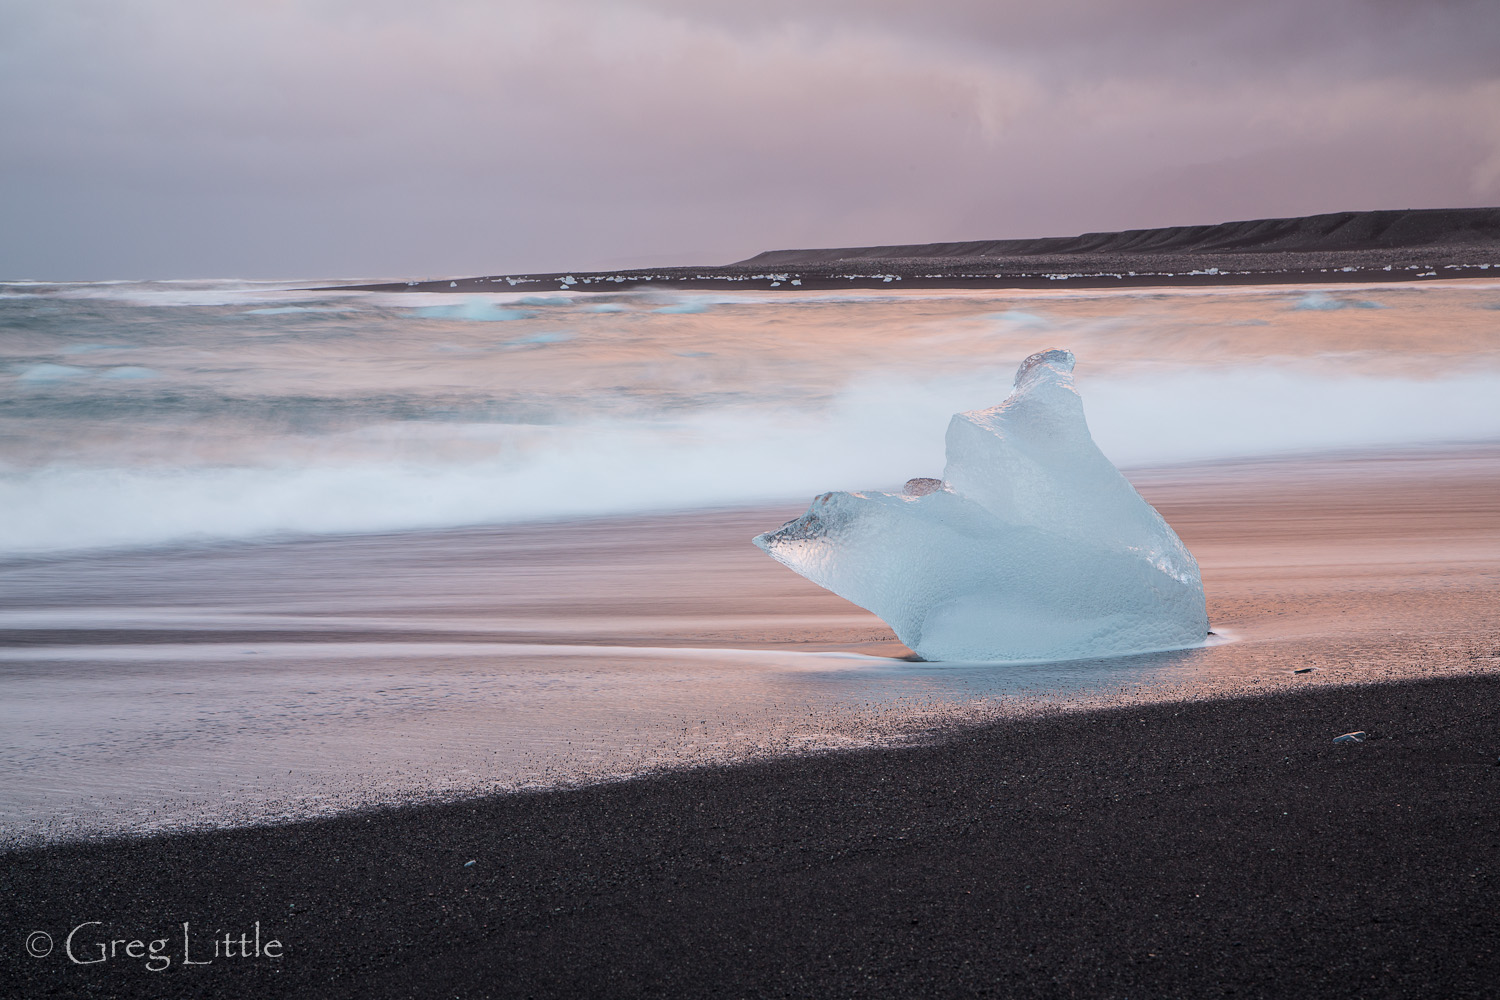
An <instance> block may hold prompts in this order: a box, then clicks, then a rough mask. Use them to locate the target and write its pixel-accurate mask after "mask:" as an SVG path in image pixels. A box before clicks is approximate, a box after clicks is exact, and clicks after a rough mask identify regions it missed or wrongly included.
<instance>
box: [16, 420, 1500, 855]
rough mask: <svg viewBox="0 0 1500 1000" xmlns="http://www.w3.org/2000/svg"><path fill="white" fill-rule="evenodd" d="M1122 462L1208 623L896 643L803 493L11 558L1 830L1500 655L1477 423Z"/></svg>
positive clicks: (1499, 535)
mask: <svg viewBox="0 0 1500 1000" xmlns="http://www.w3.org/2000/svg"><path fill="white" fill-rule="evenodd" d="M1131 475H1132V476H1133V478H1134V479H1135V481H1136V482H1137V483H1138V484H1139V486H1140V488H1141V489H1142V491H1143V492H1144V494H1145V495H1146V496H1147V497H1148V498H1149V499H1150V500H1152V501H1153V502H1154V503H1155V504H1157V506H1158V507H1159V508H1160V509H1161V510H1162V512H1163V513H1164V514H1165V515H1166V516H1167V518H1168V519H1169V521H1170V522H1171V523H1172V524H1174V525H1175V526H1176V527H1177V529H1178V531H1179V532H1180V533H1181V534H1182V536H1183V538H1184V539H1185V540H1186V541H1187V543H1188V545H1189V546H1190V547H1191V549H1192V550H1193V551H1194V552H1195V553H1196V554H1197V556H1198V558H1199V561H1200V563H1201V564H1202V567H1203V574H1204V581H1205V584H1206V587H1207V592H1208V595H1209V613H1210V621H1211V623H1212V624H1213V627H1214V628H1215V631H1216V632H1217V633H1218V635H1217V636H1216V637H1215V638H1216V642H1217V644H1215V645H1210V646H1208V647H1205V648H1202V649H1197V650H1189V651H1184V652H1178V653H1166V654H1155V655H1145V656H1134V657H1120V658H1115V659H1110V660H1095V661H1078V662H1072V663H1060V664H1037V665H1029V666H1008V667H1003V668H996V667H993V666H987V665H954V664H922V663H911V662H908V661H906V660H904V659H902V657H903V656H905V655H906V654H907V653H908V651H907V650H906V648H905V647H903V646H902V645H901V644H900V643H899V642H897V641H896V640H895V638H894V636H892V635H891V633H890V631H889V629H888V628H886V626H885V625H884V624H883V623H882V622H880V620H879V619H877V618H875V617H874V616H873V615H870V614H868V613H867V612H864V611H862V610H861V609H859V608H857V607H854V606H853V605H850V604H848V603H847V602H845V601H843V600H842V599H840V598H837V597H835V596H834V595H832V594H829V593H828V592H826V591H823V590H821V589H820V588H817V587H815V586H813V585H812V584H810V583H808V582H807V581H805V580H803V579H802V578H801V577H798V576H796V575H795V574H793V573H791V572H789V571H787V570H785V569H784V568H782V567H781V566H779V565H777V564H776V563H774V562H772V561H771V560H769V559H767V558H766V557H765V556H763V555H762V554H761V553H760V552H759V551H758V550H757V549H755V548H754V547H753V546H751V545H750V544H749V538H750V536H751V535H753V534H755V533H756V532H758V531H761V530H764V529H765V528H768V527H772V526H774V525H776V524H777V523H779V522H780V521H781V520H784V519H785V518H788V517H791V516H793V515H795V514H796V513H799V510H798V508H797V507H793V506H787V507H785V508H762V509H754V510H726V511H713V512H700V513H696V514H686V515H662V516H658V517H637V518H620V519H599V520H593V521H582V522H570V523H556V524H542V525H530V526H513V527H508V528H490V529H473V530H467V531H447V532H434V533H425V534H424V533H412V534H401V535H389V536H361V537H351V538H342V539H339V538H329V539H320V540H307V541H289V542H284V543H277V544H256V545H221V546H208V547H202V548H195V549H174V550H160V551H144V552H135V553H113V554H108V555H93V556H75V557H68V558H53V559H37V560H16V561H12V562H10V563H7V564H5V565H4V566H0V595H3V597H4V601H3V604H4V607H5V611H4V613H3V615H0V685H3V691H4V695H5V696H4V698H3V699H0V734H3V736H0V771H3V773H4V775H5V778H6V780H5V782H4V785H3V786H0V844H6V845H10V846H15V845H19V844H25V843H36V842H39V841H58V840H66V839H69V838H76V837H93V836H99V835H109V834H140V833H151V832H161V831H170V830H183V829H188V828H201V827H221V826H228V825H245V824H256V823H264V822H287V821H293V820H296V819H298V818H307V817H312V816H318V815H331V814H337V813H339V812H343V811H347V810H350V809H358V808H364V807H370V806H379V805H389V804H397V803H420V802H428V803H431V802H437V801H445V800H448V799H452V798H454V797H474V796H482V795H486V794H492V793H495V792H503V791H510V790H516V789H523V788H537V787H555V786H560V785H568V784H573V783H577V782H583V781H589V780H597V779H617V778H621V777H626V776H629V775H633V774H641V773H648V772H651V771H653V770H657V769H660V768H663V767H667V768H678V767H687V766H696V765H713V764H724V763H729V762H735V761H743V760H749V759H759V758H764V757H767V756H773V755H778V754H786V753H796V752H801V751H807V750H823V749H833V748H840V747H859V746H891V745H901V744H904V743H910V742H911V741H913V740H917V741H920V740H922V739H926V738H928V737H929V736H930V735H931V732H932V731H933V730H934V729H935V728H941V727H946V726H950V725H953V724H956V723H961V722H967V723H984V722H989V721H994V720H997V719H1004V718H1019V717H1025V716H1028V715H1032V714H1035V713H1036V712H1039V711H1044V710H1047V709H1049V708H1053V707H1061V708H1067V709H1073V710H1081V709H1087V708H1102V707H1110V706H1119V705H1124V704H1148V703H1154V702H1162V701H1171V700H1178V699H1183V698H1206V697H1219V696H1226V695H1249V694H1255V693H1258V692H1263V691H1272V690H1280V689H1284V688H1289V687H1294V688H1306V687H1318V686H1326V685H1336V684H1347V683H1360V682H1371V681H1389V680H1401V679H1414V678H1424V677H1434V676H1437V677H1442V676H1452V675H1453V674H1455V673H1463V672H1474V671H1489V670H1493V669H1494V668H1495V667H1496V665H1497V663H1500V660H1497V658H1496V657H1497V649H1500V647H1497V646H1496V636H1497V634H1500V602H1497V601H1496V599H1495V596H1494V595H1495V594H1496V592H1497V584H1500V452H1497V451H1496V450H1495V449H1494V448H1489V447H1467V448H1454V449H1428V450H1425V451H1416V452H1406V453H1400V454H1387V455H1383V456H1378V457H1370V456H1366V457H1364V458H1357V457H1351V456H1343V457H1338V456H1323V457H1317V458H1310V459H1300V460H1289V461H1282V462H1242V463H1225V464H1219V465H1208V466H1203V465H1200V466H1191V467H1182V468H1178V469H1166V470H1154V471H1153V470H1137V471H1134V472H1132V473H1131ZM1223 640H1231V641H1223ZM1296 671H1303V672H1301V673H1298V672H1296Z"/></svg>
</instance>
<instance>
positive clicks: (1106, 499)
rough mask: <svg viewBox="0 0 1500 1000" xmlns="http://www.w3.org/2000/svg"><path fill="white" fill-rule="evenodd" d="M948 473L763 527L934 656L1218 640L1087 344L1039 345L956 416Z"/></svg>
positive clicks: (1040, 656) (825, 498)
mask: <svg viewBox="0 0 1500 1000" xmlns="http://www.w3.org/2000/svg"><path fill="white" fill-rule="evenodd" d="M947 446H948V462H947V467H946V468H945V469H944V471H943V478H942V480H940V481H938V480H931V479H915V480H912V481H911V482H909V483H908V484H907V487H906V489H905V491H904V492H902V493H873V492H872V493H824V494H823V495H821V496H819V497H817V498H816V499H815V500H813V502H812V506H811V507H809V508H808V511H807V513H806V514H803V515H802V516H801V517H800V518H798V519H797V520H795V521H789V522H787V523H786V524H785V525H783V526H782V527H781V528H779V529H777V530H775V531H768V532H766V533H765V534H763V535H760V536H758V537H757V538H756V539H755V544H756V545H758V546H760V547H761V548H762V549H764V550H765V551H766V552H767V553H768V554H769V555H770V556H771V557H772V558H773V559H776V560H777V561H778V562H781V563H783V564H785V565H786V566H788V567H790V568H791V569H793V570H795V571H797V572H798V573H801V574H802V575H803V576H805V577H807V578H808V579H809V580H811V581H813V582H814V583H816V584H818V585H819V586H822V587H826V588H828V589H829V590H831V591H833V592H834V593H836V594H839V595H840V596H842V597H845V598H847V599H849V600H850V601H853V602H854V603H855V604H858V605H860V606H861V607H864V608H868V609H869V610H870V611H873V612H874V613H875V614H877V615H879V616H880V617H881V618H884V619H885V620H886V622H887V623H888V624H889V625H890V626H891V628H892V629H894V630H895V632H896V635H897V637H898V638H900V640H901V641H902V642H904V643H906V645H907V646H909V647H910V648H911V649H913V650H914V651H915V652H916V653H917V654H918V655H919V656H921V657H923V658H924V659H928V660H1054V659H1074V658H1080V657H1089V656H1113V655H1119V654H1124V653H1141V652H1149V651H1154V650H1163V649H1181V648H1184V647H1188V646H1195V645H1197V644H1199V643H1201V642H1203V641H1204V640H1205V639H1206V638H1207V635H1208V614H1207V611H1206V608H1205V604H1204V597H1203V583H1202V580H1201V578H1200V577H1199V574H1198V563H1197V562H1196V560H1194V559H1193V556H1192V554H1191V553H1190V552H1188V550H1187V547H1186V546H1184V545H1183V544H1182V541H1181V540H1180V539H1179V538H1178V537H1177V535H1176V533H1175V532H1173V531H1172V529H1171V528H1170V527H1169V526H1168V525H1167V522H1166V521H1164V520H1163V519H1162V517H1161V515H1160V514H1158V513H1157V512H1156V511H1155V509H1153V508H1152V507H1151V505H1150V504H1148V503H1146V501H1145V500H1143V499H1141V496H1140V494H1139V493H1137V492H1136V491H1135V488H1134V487H1132V486H1131V485H1130V483H1129V482H1127V481H1126V479H1125V477H1124V476H1122V475H1120V472H1119V470H1117V469H1116V468H1115V467H1114V466H1113V465H1112V464H1111V463H1110V461H1109V459H1107V458H1105V457H1104V454H1103V453H1102V452H1101V451H1100V450H1099V449H1098V447H1097V446H1096V445H1095V444H1094V440H1093V438H1092V437H1091V436H1090V435H1089V429H1088V423H1087V422H1086V421H1085V419H1084V414H1083V401H1082V399H1080V398H1079V396H1078V392H1077V390H1076V389H1075V388H1074V387H1073V355H1072V354H1070V353H1069V352H1067V351H1060V350H1052V351H1044V352H1042V353H1040V354H1033V355H1032V356H1031V357H1029V358H1027V359H1026V360H1025V361H1024V362H1023V363H1022V364H1021V367H1020V370H1019V371H1017V372H1016V382H1015V388H1014V390H1013V391H1012V392H1011V394H1010V396H1009V397H1008V398H1007V399H1006V400H1005V402H1003V403H1001V404H1000V405H998V406H995V407H991V408H990V409H988V410H974V411H971V412H968V413H959V414H956V415H955V416H954V417H953V419H952V421H951V422H950V423H949V425H948V438H947Z"/></svg>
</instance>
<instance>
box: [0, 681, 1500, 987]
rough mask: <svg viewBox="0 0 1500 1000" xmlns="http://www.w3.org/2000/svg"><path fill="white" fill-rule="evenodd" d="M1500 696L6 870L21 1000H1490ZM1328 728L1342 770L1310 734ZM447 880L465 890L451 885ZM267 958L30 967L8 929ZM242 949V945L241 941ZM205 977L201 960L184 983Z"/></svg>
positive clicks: (1495, 931)
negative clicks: (255, 930)
mask: <svg viewBox="0 0 1500 1000" xmlns="http://www.w3.org/2000/svg"><path fill="white" fill-rule="evenodd" d="M1497 696H1500V678H1497V677H1496V676H1494V675H1493V674H1491V675H1489V676H1471V677H1462V678H1453V679H1447V680H1431V681H1418V682H1408V683H1395V684H1380V685H1355V686H1348V687H1329V688H1322V689H1318V690H1313V691H1305V692H1293V693H1280V694H1271V695H1266V696H1262V697H1254V698H1242V699H1226V700H1212V701H1201V702H1179V703H1166V704H1159V705H1154V706H1144V707H1142V706H1134V707H1128V708H1118V709H1110V710H1104V711H1096V712H1086V713H1077V714H1061V715H1047V716H1039V717H1035V718H1029V719H1018V720H1011V721H1007V722H1003V723H999V724H993V725H988V726H979V727H954V728H951V729H949V730H947V731H945V732H943V733H941V734H940V735H939V736H938V737H937V738H935V739H933V740H932V741H930V742H928V743H927V744H926V745H921V746H915V747H905V748H891V749H879V750H861V751H844V752H836V753H825V754H816V755H811V756H802V757H794V758H786V759H780V760H772V761H767V762H760V763H750V764H743V765H738V766H730V767H708V768H700V769H694V770H689V771H682V772H676V773H668V774H663V775H658V776H654V777H646V778H640V779H635V780H630V781H625V782H619V783H612V784H602V785H595V786H592V787H586V788H581V789H574V790H564V791H551V792H538V793H529V794H519V795H507V796H499V797H493V798H487V799H480V800H470V801H464V802H456V803H452V804H448V805H437V806H426V807H419V808H404V809H402V808H398V809H389V810H376V811H367V812H362V813H355V814H351V815H345V816H340V817H337V818H333V819H325V820H318V821H312V822H302V823H296V824H292V825H287V826H277V827H259V828H250V829H239V830H227V831H219V832H214V833H205V834H190V835H179V836H170V837H157V838H149V839H145V840H140V841H108V840H104V841H94V842H82V843H73V844H68V845H63V846H56V847H48V848H42V849H31V850H20V851H14V852H11V853H9V854H6V855H3V857H4V864H3V867H0V870H3V872H4V876H3V877H4V889H5V891H6V893H7V898H8V900H9V904H10V905H9V912H10V913H11V921H10V923H11V926H9V927H8V928H7V931H8V936H9V938H10V939H11V940H12V942H13V944H12V947H10V948H8V949H6V950H5V952H4V958H3V962H4V965H5V968H6V972H5V975H4V979H5V980H6V981H7V982H9V983H11V984H12V986H13V989H14V990H15V991H16V993H17V995H26V996H42V995H52V994H68V995H72V994H74V993H76V992H78V991H85V990H89V991H92V990H99V991H103V992H107V993H109V994H110V995H115V996H162V997H170V996H196V995H202V994H203V992H204V991H205V990H212V991H213V992H230V993H238V994H240V995H251V994H254V995H257V996H305V995H309V993H312V992H316V993H318V994H319V995H323V996H360V997H375V996H415V995H434V996H435V995H463V996H470V997H489V996H494V997H510V996H537V997H544V996H661V995H671V996H745V995H761V996H766V995H815V994H816V995H837V996H960V995H965V996H967V995H982V994H984V993H992V994H995V995H1003V996H1058V995H1088V996H1101V997H1104V996H1122V997H1123V996H1139V995H1150V996H1163V997H1167V996H1171V997H1176V996H1182V997H1188V996H1193V997H1201V996H1211V995H1231V994H1232V995H1251V996H1273V995H1274V996H1321V997H1341V996H1349V997H1353V996H1360V997H1385V996H1391V997H1395V996H1413V995H1428V996H1437V995H1442V996H1451V997H1466V996H1483V995H1487V991H1489V990H1490V989H1492V987H1493V983H1494V982H1495V981H1496V977H1497V976H1500V922H1497V921H1496V920H1495V919H1494V911H1493V906H1494V903H1495V901H1496V897H1497V892H1500V885H1497V884H1496V881H1495V873H1494V869H1493V864H1492V861H1493V856H1494V851H1495V849H1496V847H1497V843H1496V839H1495V838H1496V835H1495V832H1494V831H1495V830H1497V829H1500V794H1497V793H1500V764H1497V757H1496V754H1497V752H1500V718H1497V712H1496V709H1495V705H1496V698H1497ZM1353 729H1361V730H1364V731H1366V732H1367V733H1368V734H1369V739H1368V740H1367V741H1366V742H1364V743H1362V744H1354V745H1339V744H1334V743H1333V742H1332V737H1333V736H1336V735H1338V734H1339V733H1342V732H1346V731H1349V730H1353ZM470 862H472V863H470ZM90 920H98V921H101V925H100V926H99V927H96V928H93V929H92V930H91V931H87V932H88V933H96V932H97V933H98V934H101V935H102V934H104V933H106V932H107V933H108V935H109V936H110V937H120V938H134V937H139V936H143V935H156V934H158V933H159V934H160V935H162V936H166V935H169V934H170V935H173V937H172V947H173V948H174V949H175V948H176V947H177V943H176V938H175V935H176V934H178V933H180V932H179V931H178V928H179V926H180V925H181V924H182V923H183V922H188V923H189V924H190V925H191V926H193V927H197V928H202V929H203V930H202V931H201V933H202V934H203V935H204V937H205V938H206V937H207V936H208V935H209V934H211V933H213V932H214V931H217V930H220V929H230V930H232V931H233V932H234V933H236V934H238V933H239V931H240V930H241V928H243V929H245V930H248V929H249V928H251V927H252V925H253V924H254V922H255V921H259V922H260V932H261V933H262V935H263V936H265V937H266V938H270V937H272V936H274V937H275V938H276V939H277V940H280V941H281V942H282V943H283V945H284V948H285V954H284V956H283V957H281V958H280V959H279V960H269V959H266V958H264V957H262V958H261V959H244V960H237V961H230V960H228V959H227V958H226V959H220V960H219V961H217V962H215V963H214V964H212V965H208V966H202V967H191V968H184V967H183V966H182V965H181V963H180V961H179V960H176V958H177V956H176V954H175V952H173V955H174V962H173V964H172V966H171V967H170V968H168V969H166V970H165V971H163V972H160V973H151V972H147V971H146V970H145V969H144V968H143V966H142V963H141V962H140V961H139V960H131V959H126V958H125V957H124V956H123V955H122V956H119V957H117V958H115V959H113V960H111V961H108V962H104V963H100V964H97V965H92V966H77V965H72V964H70V963H68V962H67V960H66V959H65V958H63V957H62V955H61V953H60V952H59V953H58V954H53V955H50V956H48V957H46V958H31V957H29V956H28V955H26V954H25V953H24V952H23V951H22V949H21V947H20V943H21V941H22V939H23V938H24V937H26V935H28V934H29V933H31V932H32V931H34V930H43V931H46V932H48V933H50V934H52V935H53V936H54V937H56V939H57V940H58V941H59V942H61V941H62V935H64V934H66V933H67V931H68V930H69V929H71V928H72V927H73V926H75V925H77V924H79V923H81V922H84V921H90ZM236 940H237V939H236ZM204 957H206V956H205V955H204V954H201V953H200V954H198V955H196V956H195V959H198V958H204Z"/></svg>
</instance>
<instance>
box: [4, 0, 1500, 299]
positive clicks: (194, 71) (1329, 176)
mask: <svg viewBox="0 0 1500 1000" xmlns="http://www.w3.org/2000/svg"><path fill="white" fill-rule="evenodd" d="M1492 10H1493V7H1492V5H1490V6H1489V9H1487V5H1486V4H1479V3H1476V4H1465V3H1447V4H1423V5H1410V4H1404V3H1395V2H1389V3H1387V2H1374V0H1365V2H1354V0H1340V2H1329V3H1301V4H1292V3H1279V2H1267V3H1260V4H1213V3H1201V2H1200V3H1176V2H1173V3H1168V2H1162V0H1156V2H1146V3H1131V4H1125V3H1117V4H1114V3H1082V2H1076V0H1065V2H1059V3H1055V4H996V3H963V2H947V3H929V4H924V5H922V6H921V8H920V9H917V10H915V11H914V10H913V8H912V7H911V5H909V4H902V3H896V2H894V0H890V2H883V0H874V2H859V3H854V2H852V0H850V2H844V0H826V2H823V3H817V4H809V3H807V2H805V0H804V2H801V3H797V4H792V3H789V2H788V3H782V2H780V0H768V2H767V3H763V4H757V5H746V4H743V3H727V2H726V3H716V2H713V0H694V2H691V3H688V2H686V0H683V2H672V0H655V2H648V0H640V2H635V3H609V4H588V3H573V2H561V0H553V2H549V3H513V4H491V3H478V2H462V0H444V2H435V3H429V4H425V5H420V6H418V5H411V4H406V3H394V2H385V0H373V2H372V0H363V2H358V3H356V2H352V0H347V2H341V0H322V2H319V0H282V2H279V3H255V4H251V3H242V4H235V5H217V4H202V3H194V2H189V0H141V2H137V3H133V4H130V5H122V4H118V3H115V2H104V0H97V2H78V0H74V2H67V0H63V2H58V3H55V4H46V5H41V4H32V3H26V2H10V3H7V2H3V0H0V16H3V17H4V18H5V23H7V25H8V26H9V27H8V31H7V34H6V36H5V37H4V38H3V39H0V116H3V120H4V121H5V123H6V124H5V129H6V142H5V143H4V145H3V146H0V230H3V231H4V232H5V233H6V236H5V237H4V239H3V240H0V274H3V275H6V276H15V277H21V276H31V277H56V278H86V277H122V276H124V277H130V276H183V275H203V274H216V275H219V274H223V275H227V274H237V275H243V276H289V275H322V276H341V275H351V276H352V275H425V274H437V273H473V272H483V271H499V270H524V269H541V268H553V267H556V268H568V267H589V266H599V265H603V264H607V263H611V262H618V261H620V260H622V259H632V258H650V257H655V258H658V259H672V258H674V257H675V256H676V255H679V254H684V253H687V252H689V251H693V252H694V253H695V254H696V255H698V256H699V257H700V259H699V260H697V261H688V262H703V263H712V262H720V261H727V260H731V259H735V258H738V257H742V256H748V255H749V254H751V253H753V252H755V251H757V250H760V249H765V248H769V247H775V246H794V245H801V246H806V245H840V244H851V243H855V244H857V243H873V242H905V241H922V240H941V239H964V238H982V237H1004V236H1031V235H1053V234H1067V233H1073V232H1079V231H1083V230H1087V229H1111V228H1118V227H1125V226H1149V225H1169V224H1177V223H1187V222H1212V221H1220V220H1223V219H1228V218H1245V217H1253V216H1261V215H1283V214H1302V213H1308V212H1317V211H1336V210H1341V209H1354V208H1380V207H1435V206H1447V205H1477V204H1492V203H1495V202H1496V201H1500V69H1497V68H1496V65H1495V60H1494V59H1493V52H1495V51H1500V16H1497V15H1495V14H1494V13H1491V11H1492Z"/></svg>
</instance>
